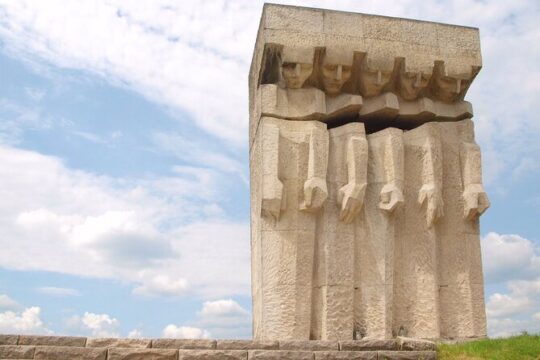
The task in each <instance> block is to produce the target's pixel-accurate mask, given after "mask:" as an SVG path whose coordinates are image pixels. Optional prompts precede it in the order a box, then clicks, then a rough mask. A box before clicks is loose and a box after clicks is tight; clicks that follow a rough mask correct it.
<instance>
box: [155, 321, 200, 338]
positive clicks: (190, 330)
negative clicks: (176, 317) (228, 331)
mask: <svg viewBox="0 0 540 360" xmlns="http://www.w3.org/2000/svg"><path fill="white" fill-rule="evenodd" d="M163 337H164V338H170V339H208V338H210V333H209V332H208V331H206V330H203V329H199V328H196V327H190V326H176V325H174V324H170V325H167V326H166V327H165V328H164V329H163Z"/></svg>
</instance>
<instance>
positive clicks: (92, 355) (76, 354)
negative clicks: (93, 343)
mask: <svg viewBox="0 0 540 360" xmlns="http://www.w3.org/2000/svg"><path fill="white" fill-rule="evenodd" d="M106 358H107V349H101V348H84V347H75V346H38V347H36V352H35V354H34V359H35V360H73V359H77V360H105V359H106Z"/></svg>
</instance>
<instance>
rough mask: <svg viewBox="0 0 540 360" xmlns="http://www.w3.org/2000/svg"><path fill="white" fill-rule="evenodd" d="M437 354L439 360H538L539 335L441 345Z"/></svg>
mask: <svg viewBox="0 0 540 360" xmlns="http://www.w3.org/2000/svg"><path fill="white" fill-rule="evenodd" d="M437 352H438V354H439V360H484V359H489V360H540V335H528V334H523V335H518V336H513V337H509V338H504V339H485V340H478V341H473V342H468V343H461V344H453V345H448V344H441V345H439V346H438V349H437Z"/></svg>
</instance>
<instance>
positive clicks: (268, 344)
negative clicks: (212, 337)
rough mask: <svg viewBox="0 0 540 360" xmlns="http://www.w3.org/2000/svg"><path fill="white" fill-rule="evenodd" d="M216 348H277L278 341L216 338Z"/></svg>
mask: <svg viewBox="0 0 540 360" xmlns="http://www.w3.org/2000/svg"><path fill="white" fill-rule="evenodd" d="M216 348H217V349H218V350H277V349H279V342H278V341H256V340H255V341H253V340H217V346H216Z"/></svg>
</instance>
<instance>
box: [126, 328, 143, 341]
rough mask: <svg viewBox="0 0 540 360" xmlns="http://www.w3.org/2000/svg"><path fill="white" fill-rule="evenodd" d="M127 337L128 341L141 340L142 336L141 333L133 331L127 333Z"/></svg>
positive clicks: (136, 330)
mask: <svg viewBox="0 0 540 360" xmlns="http://www.w3.org/2000/svg"><path fill="white" fill-rule="evenodd" d="M127 337H128V339H142V338H143V334H142V332H141V331H140V330H138V329H133V330H131V331H130V332H129V333H128V336H127Z"/></svg>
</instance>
